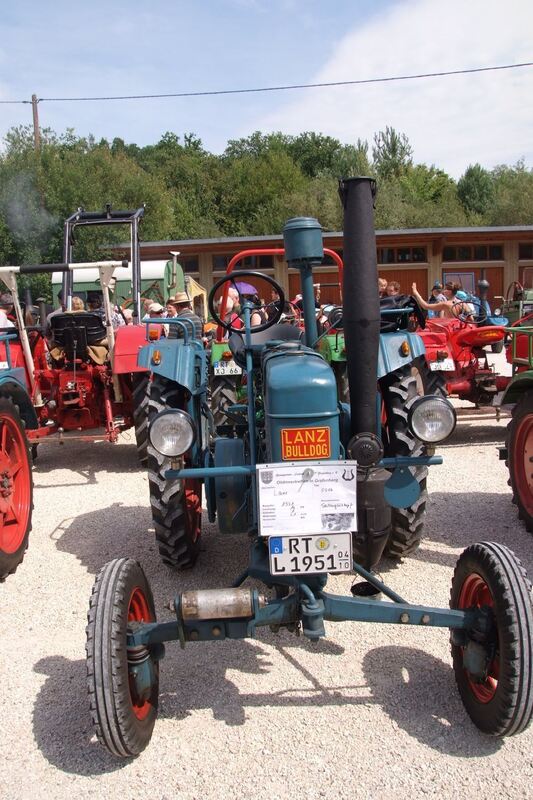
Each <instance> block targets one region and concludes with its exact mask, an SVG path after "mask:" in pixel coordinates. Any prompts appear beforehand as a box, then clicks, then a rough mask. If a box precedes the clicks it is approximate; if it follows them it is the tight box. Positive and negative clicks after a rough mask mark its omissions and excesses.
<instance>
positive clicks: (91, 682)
mask: <svg viewBox="0 0 533 800" xmlns="http://www.w3.org/2000/svg"><path fill="white" fill-rule="evenodd" d="M374 191H375V184H374V182H373V181H372V180H371V179H369V178H351V179H348V180H346V181H343V182H341V187H340V194H341V199H342V202H343V205H344V258H345V268H344V277H343V298H344V308H343V309H342V310H340V311H339V312H338V315H337V319H336V320H335V326H336V328H340V327H341V326H342V329H343V331H344V336H345V346H346V362H347V371H348V381H349V390H350V391H349V398H350V404H349V405H348V404H344V403H342V402H340V401H339V398H338V389H337V383H336V379H335V374H334V372H333V370H332V368H331V366H330V365H329V364H328V363H327V361H326V360H325V359H324V358H323V356H322V355H321V354H320V353H319V352H318V349H319V342H318V339H319V337H318V335H317V328H316V316H315V304H314V294H313V276H312V268H313V265H314V264H319V263H320V262H321V259H322V252H323V250H322V232H321V228H320V226H319V224H318V222H317V221H316V220H314V219H310V218H296V219H292V220H290V221H289V222H288V223H287V224H286V225H285V228H284V239H285V254H286V258H287V261H288V263H289V266H290V267H292V268H296V269H298V270H299V272H300V275H301V287H302V296H303V307H304V320H305V330H303V331H302V329H301V328H300V327H299V326H294V325H291V324H281V323H280V319H281V315H282V312H283V308H284V302H285V298H284V296H283V291H282V288H281V286H279V285H278V284H276V283H275V281H274V280H273V279H272V278H270V277H269V276H265V275H264V274H262V273H258V272H250V271H240V272H233V273H232V274H231V275H228V276H226V277H225V278H223V279H222V280H220V281H218V282H217V283H216V284H215V286H214V287H213V289H212V290H211V293H210V297H209V304H210V310H211V313H212V314H213V317H214V318H215V320H216V321H218V322H219V323H220V324H221V325H223V326H224V327H225V328H226V330H227V331H228V334H229V339H228V346H229V348H230V349H231V352H232V354H233V357H234V359H235V361H236V363H238V364H239V365H240V366H242V368H243V370H244V374H243V380H244V385H245V386H246V400H245V402H235V403H234V404H232V405H230V406H229V407H228V408H227V412H226V413H227V424H224V425H219V426H217V428H216V435H215V426H214V425H213V419H212V415H211V411H210V407H209V402H208V394H207V362H206V352H205V351H204V348H203V346H202V343H201V341H199V340H198V339H196V338H194V336H193V326H192V324H191V323H190V321H188V320H187V319H186V318H183V319H180V318H177V320H176V321H175V322H172V320H166V323H169V324H172V325H175V326H177V328H178V329H179V331H178V332H179V336H177V337H176V338H168V339H166V340H161V339H160V340H158V341H156V342H152V343H150V344H148V345H147V346H146V347H145V348H144V349H143V350H142V351H141V354H140V356H139V363H140V364H141V365H143V366H146V367H148V368H149V369H150V370H151V371H152V373H153V380H152V384H151V393H150V428H149V437H150V445H149V463H148V469H149V480H150V490H151V503H152V510H153V517H154V522H155V527H156V534H157V538H158V542H159V548H160V552H161V553H162V556H163V559H164V561H165V562H166V563H168V564H170V565H172V566H175V567H177V568H187V567H190V566H192V565H193V564H194V562H195V560H196V558H197V556H198V549H199V536H200V523H201V496H202V488H203V491H204V493H205V505H206V507H207V513H208V516H209V519H210V520H211V521H214V520H216V521H217V524H218V529H219V531H220V533H221V534H228V533H232V534H238V533H240V534H242V535H245V536H248V537H249V540H250V558H249V565H248V567H247V569H246V570H245V571H244V572H243V573H242V574H240V575H238V576H236V577H235V580H234V582H233V583H232V585H231V586H229V587H226V588H220V589H209V590H193V591H185V592H180V593H178V594H177V595H176V597H175V599H174V604H173V606H174V611H175V619H174V620H172V621H171V622H163V623H158V622H157V620H156V613H155V606H154V601H153V597H152V592H151V589H150V587H149V585H148V582H147V579H146V577H145V574H144V572H143V570H142V568H141V566H140V565H139V564H138V563H137V562H136V561H134V560H132V559H128V558H119V559H115V560H113V561H111V562H109V563H108V564H106V565H105V566H104V567H103V569H102V570H101V572H100V574H99V575H98V577H97V579H96V581H95V584H94V588H93V593H92V598H91V602H90V609H89V615H88V620H89V621H88V626H87V674H88V689H89V696H90V705H91V714H92V718H93V723H94V725H95V729H96V732H97V735H98V738H99V739H100V741H101V742H102V743H103V744H104V745H105V746H106V747H107V748H108V749H109V750H110V751H111V752H112V753H114V754H115V755H117V756H120V757H132V756H135V755H137V754H138V753H140V752H141V751H142V750H143V749H144V747H145V746H146V745H147V743H148V742H149V740H150V738H151V735H152V731H153V727H154V723H155V719H156V716H157V709H158V695H159V669H160V662H161V659H162V658H163V656H164V653H165V647H164V643H165V642H168V641H179V642H180V644H181V646H182V647H184V646H186V645H189V644H191V645H192V646H194V643H195V642H198V641H204V642H206V641H209V642H214V641H223V640H225V639H240V638H244V637H252V636H255V635H256V632H257V629H258V628H260V627H261V626H269V627H270V628H271V629H272V630H274V631H276V630H279V629H280V628H286V629H288V630H289V631H293V632H295V633H299V632H302V633H303V634H304V635H305V636H306V637H308V638H309V639H310V640H311V641H313V642H317V641H318V640H320V638H322V637H324V636H325V634H326V630H325V623H326V622H338V621H346V620H350V621H357V622H373V623H377V622H381V623H394V624H398V625H417V626H421V627H428V626H429V627H432V626H436V627H443V628H447V629H449V630H450V631H451V644H452V657H453V663H454V669H455V674H456V680H457V684H458V688H459V691H460V694H461V697H462V699H463V701H464V704H465V707H466V709H467V711H468V713H469V714H470V716H471V717H472V719H473V720H474V722H475V723H476V725H478V727H479V728H481V729H482V730H484V731H486V732H487V733H490V734H493V735H498V736H504V735H510V734H513V733H518V732H519V731H522V730H524V729H525V727H527V725H528V724H529V722H530V719H531V716H532V713H533V690H532V680H531V679H532V672H533V665H532V660H531V648H532V636H533V609H532V605H531V599H530V594H529V589H530V586H529V583H528V581H527V578H526V576H525V573H524V572H523V570H522V567H521V565H520V563H519V562H518V561H517V559H516V558H515V557H514V555H513V554H512V553H511V552H510V551H509V550H507V549H506V548H505V547H502V546H500V545H498V544H494V543H482V544H476V545H473V546H471V547H469V548H467V550H465V552H464V553H463V554H462V555H461V557H460V558H459V561H458V564H457V567H456V570H455V574H454V578H453V583H452V594H451V608H445V609H444V608H433V607H428V606H418V605H411V604H410V603H408V602H407V601H406V600H405V599H403V598H402V597H400V596H399V595H398V594H397V593H396V592H394V591H393V590H391V589H390V588H388V587H387V586H386V585H385V584H384V583H383V582H382V581H381V580H379V579H378V577H377V576H376V574H375V573H374V572H373V568H374V567H375V565H376V564H377V563H378V561H379V560H380V558H381V556H382V554H383V552H386V553H389V554H390V555H393V556H400V557H401V556H403V555H405V554H406V553H408V552H410V551H412V550H413V549H414V548H415V547H416V546H417V544H418V542H419V541H420V535H421V528H422V524H423V517H424V509H425V504H426V486H425V478H426V471H427V468H428V466H429V465H431V464H438V463H441V459H440V457H437V456H435V455H434V447H435V445H436V444H437V443H439V442H441V441H443V440H444V439H445V438H446V437H447V436H448V435H449V434H450V433H451V432H452V431H453V429H454V426H455V413H454V410H453V408H452V406H451V404H450V403H449V401H448V400H446V399H445V398H443V397H440V396H439V397H436V396H426V397H420V396H419V395H418V392H417V390H416V381H415V379H414V378H413V376H412V370H411V364H412V362H413V360H415V359H417V358H419V357H420V356H421V355H423V346H422V344H421V341H420V339H419V338H418V337H417V336H416V335H415V334H411V333H410V332H409V331H408V329H407V327H408V326H407V324H406V322H405V318H406V316H407V315H406V314H405V313H403V312H402V311H401V310H400V311H398V310H397V309H393V310H392V311H391V312H390V313H389V314H388V316H387V320H386V322H387V324H386V329H387V333H384V334H380V328H381V326H382V322H383V320H382V315H381V314H380V307H379V301H378V293H377V267H376V242H375V233H374V226H373V196H374ZM261 281H263V282H266V283H263V284H262V285H261ZM230 286H233V288H234V289H235V290H236V291H237V292H238V294H239V306H240V317H241V320H240V322H239V321H238V320H236V319H235V316H234V315H233V316H232V317H231V319H230V321H228V318H227V317H226V315H225V314H224V309H225V296H226V295H227V292H228V289H229V287H230ZM270 287H271V288H272V289H274V292H275V294H274V295H273V296H274V297H275V300H274V301H272V302H269V294H268V289H269V288H270ZM341 316H342V319H341V318H340V317H341ZM394 320H395V322H394ZM238 323H239V324H238ZM240 324H242V325H243V327H240ZM230 546H231V545H230ZM330 573H336V574H339V573H351V574H352V575H355V576H356V579H355V581H354V582H353V583H352V585H351V590H350V592H349V593H347V594H346V595H335V594H330V593H328V592H327V591H326V584H327V580H328V575H329V574H330ZM248 579H252V581H253V582H254V585H253V586H251V585H249V584H247V581H248ZM257 583H259V584H261V585H262V587H263V588H262V589H261V590H259V589H257V588H255V587H256V586H257ZM382 595H383V596H384V597H385V598H386V601H383V600H381V599H380V597H381V596H382ZM387 601H390V602H387ZM213 657H216V655H214V656H213Z"/></svg>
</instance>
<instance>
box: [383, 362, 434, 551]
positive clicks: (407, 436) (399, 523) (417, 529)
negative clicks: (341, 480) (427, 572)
mask: <svg viewBox="0 0 533 800" xmlns="http://www.w3.org/2000/svg"><path fill="white" fill-rule="evenodd" d="M380 389H381V395H382V398H383V402H384V404H385V409H386V413H387V426H386V439H387V441H386V446H385V456H386V457H391V456H419V455H423V454H424V446H423V444H422V442H420V440H419V439H416V438H415V436H414V435H413V433H412V432H411V430H410V428H409V425H408V422H407V420H408V416H409V408H410V407H411V405H412V404H413V403H414V402H415V400H416V399H417V398H418V394H417V388H416V379H415V377H414V376H413V375H412V374H411V365H410V364H407V365H405V366H403V367H400V368H399V369H397V370H395V371H394V372H392V373H390V374H389V375H386V376H385V377H384V378H382V379H381V380H380ZM411 472H412V473H413V474H414V475H415V476H416V479H417V481H418V483H419V485H420V496H419V498H418V500H417V501H416V502H415V503H414V504H413V505H412V506H408V507H407V508H393V509H392V511H391V513H392V520H391V531H390V535H389V539H388V542H387V545H386V547H385V552H384V554H385V555H386V556H387V557H388V558H394V559H401V558H405V557H406V556H408V555H410V554H411V553H413V552H414V551H415V550H417V549H418V547H419V545H420V541H421V539H422V533H423V529H424V518H425V514H426V502H427V497H428V493H427V467H413V468H412V469H411Z"/></svg>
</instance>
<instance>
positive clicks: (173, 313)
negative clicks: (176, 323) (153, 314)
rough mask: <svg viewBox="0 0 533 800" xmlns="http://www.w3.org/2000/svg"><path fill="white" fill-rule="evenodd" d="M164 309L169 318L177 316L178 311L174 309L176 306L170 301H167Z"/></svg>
mask: <svg viewBox="0 0 533 800" xmlns="http://www.w3.org/2000/svg"><path fill="white" fill-rule="evenodd" d="M166 310H167V313H166V316H167V317H169V318H170V319H172V318H173V317H177V316H178V312H177V311H176V306H174V305H172V303H171V302H170V301H168V302H167V304H166Z"/></svg>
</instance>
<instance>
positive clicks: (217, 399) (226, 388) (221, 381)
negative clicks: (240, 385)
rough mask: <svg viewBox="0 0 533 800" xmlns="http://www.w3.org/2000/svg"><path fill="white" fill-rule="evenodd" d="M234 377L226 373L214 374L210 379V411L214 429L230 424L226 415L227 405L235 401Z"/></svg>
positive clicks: (235, 387)
mask: <svg viewBox="0 0 533 800" xmlns="http://www.w3.org/2000/svg"><path fill="white" fill-rule="evenodd" d="M235 380H236V379H235V378H231V377H229V376H228V375H215V376H213V377H212V379H211V400H210V404H211V411H212V414H213V421H214V424H215V431H216V430H217V428H219V427H220V426H221V425H228V424H232V423H231V421H230V420H228V417H227V409H228V406H231V405H233V404H234V403H236V402H237V386H236V383H235Z"/></svg>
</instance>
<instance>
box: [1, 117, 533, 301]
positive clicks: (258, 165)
mask: <svg viewBox="0 0 533 800" xmlns="http://www.w3.org/2000/svg"><path fill="white" fill-rule="evenodd" d="M41 142H42V145H41V151H40V152H39V153H35V151H34V143H33V131H32V129H31V127H29V126H21V127H18V128H13V129H11V130H10V131H9V133H8V134H7V136H6V138H5V148H4V152H3V153H0V263H3V264H8V263H11V264H24V263H32V262H33V263H36V262H41V261H42V262H45V263H46V262H48V263H52V262H55V261H61V260H62V256H63V222H64V220H65V219H66V217H67V216H69V215H70V214H72V212H73V211H75V210H76V209H77V208H78V207H80V206H82V207H85V208H87V209H90V210H96V209H101V208H103V207H104V206H105V205H106V204H107V203H111V205H113V206H114V207H116V208H136V207H138V206H139V205H141V204H143V203H145V204H146V215H145V219H144V222H143V225H142V228H141V233H142V237H143V238H144V239H145V240H164V239H188V238H190V239H194V238H207V237H219V236H246V235H264V234H266V235H268V234H271V233H277V232H279V231H281V228H282V226H283V224H284V222H285V221H286V220H287V218H288V217H290V216H300V215H310V216H315V217H317V218H318V219H319V220H320V222H321V223H322V225H323V226H324V228H325V229H326V230H340V229H341V227H342V208H341V204H340V202H339V199H338V179H339V178H340V177H352V176H354V175H376V176H377V178H378V195H377V200H376V226H377V227H378V228H385V229H387V228H410V227H411V228H424V227H453V226H464V225H472V224H474V225H517V224H533V171H531V170H528V169H526V167H525V165H524V164H523V162H519V163H517V164H515V165H514V166H505V165H504V166H500V167H497V168H496V169H494V170H492V171H491V172H488V171H487V170H485V169H483V168H482V167H481V166H480V165H479V164H475V165H471V166H470V167H469V168H468V169H467V170H466V172H465V174H464V175H463V176H462V178H461V179H460V180H459V182H458V183H457V184H456V182H455V181H454V180H453V179H452V178H450V176H449V175H447V174H446V173H445V172H443V171H442V170H440V169H438V168H437V167H436V166H434V165H432V166H427V165H425V164H414V163H413V150H412V147H411V145H410V143H409V140H408V139H407V137H406V136H405V134H403V133H398V132H397V131H395V130H394V128H392V127H386V128H385V130H384V131H379V132H378V133H376V135H375V136H374V139H373V146H372V159H371V158H370V156H369V146H368V143H367V142H366V141H363V140H361V139H357V140H355V141H354V143H342V142H340V141H339V140H338V139H335V138H334V137H331V136H326V135H324V134H322V133H315V132H312V131H306V132H304V133H301V134H298V135H297V136H289V135H286V134H283V133H281V132H279V131H278V132H276V133H268V134H263V133H261V132H260V131H256V132H255V133H252V134H251V135H250V136H248V137H246V138H242V139H235V140H231V141H229V142H228V144H227V147H226V149H225V151H224V153H223V154H222V155H221V156H216V155H213V154H212V153H209V152H207V151H206V150H205V149H204V147H203V145H202V142H201V140H200V139H199V138H198V137H197V136H196V135H195V134H194V133H185V134H184V135H183V136H181V137H180V136H178V135H177V134H176V133H174V132H171V131H169V132H167V133H165V134H164V135H163V136H162V137H161V139H160V140H159V141H158V142H157V143H156V144H153V145H148V146H146V147H140V146H138V145H136V144H133V143H130V144H128V143H126V142H125V141H124V139H121V138H115V139H113V141H112V142H111V144H110V143H109V142H108V141H107V140H105V139H101V140H100V141H98V142H97V141H95V139H94V137H92V136H88V137H80V136H77V135H76V134H75V132H74V131H73V130H70V129H68V130H66V131H65V132H64V133H62V134H57V133H54V132H53V131H51V130H49V129H44V130H42V131H41ZM125 238H126V233H125V231H124V230H121V229H120V228H116V229H115V228H105V229H100V230H98V229H96V230H88V229H80V230H79V232H78V233H77V240H76V251H75V252H76V258H77V259H80V260H81V259H87V260H88V259H92V258H94V257H96V256H101V255H102V249H101V248H102V246H103V245H105V244H109V243H117V242H121V241H124V240H125ZM22 283H23V284H25V282H24V281H23V282H22ZM28 283H29V285H31V288H32V291H33V295H34V298H36V297H37V296H39V295H40V296H42V295H46V296H47V297H48V299H50V285H49V280H48V278H47V277H46V276H44V277H43V276H37V277H35V278H32V279H31V280H29V282H28Z"/></svg>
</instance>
